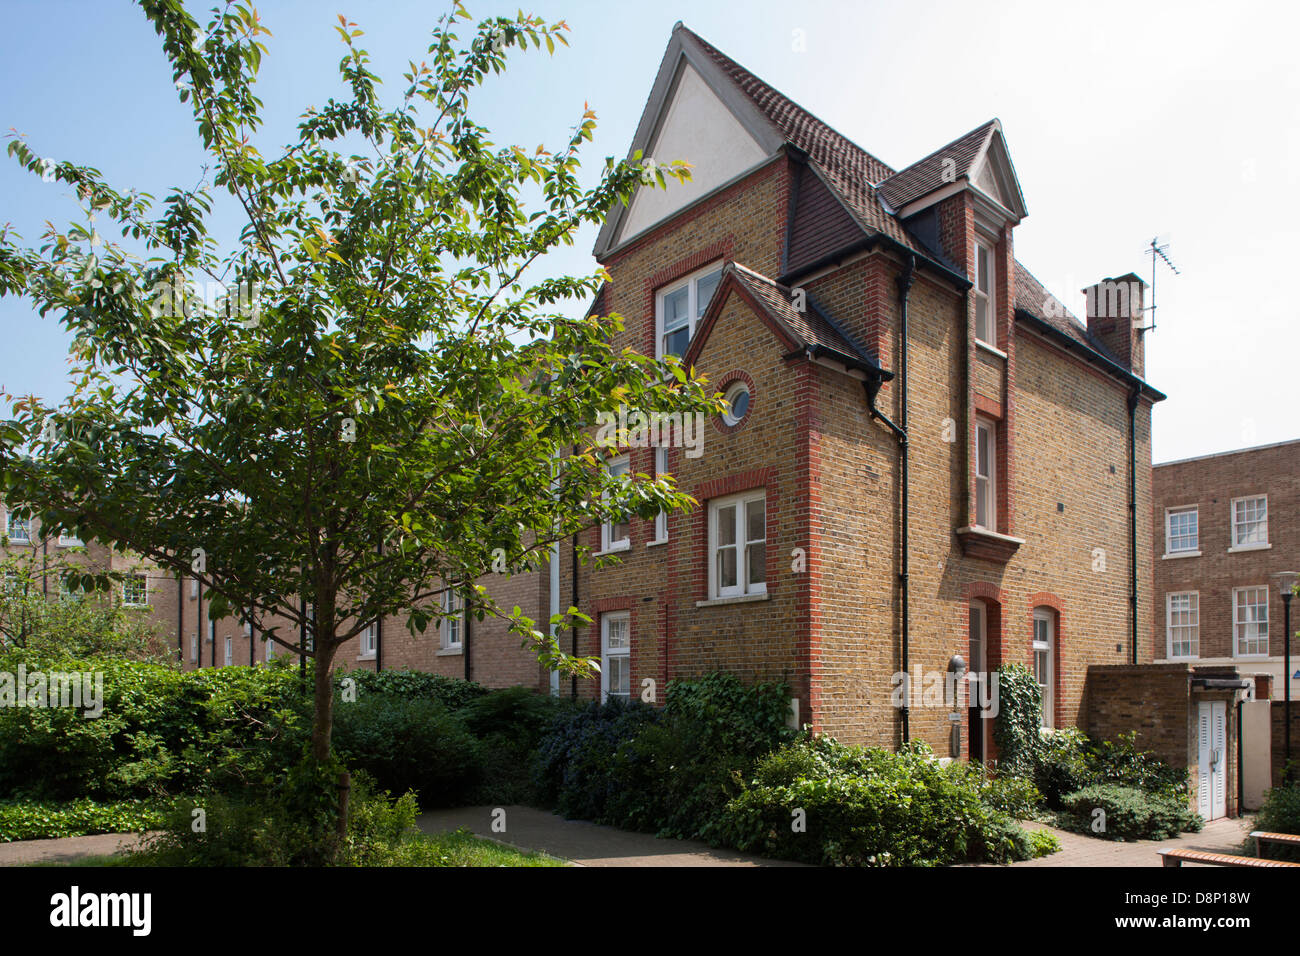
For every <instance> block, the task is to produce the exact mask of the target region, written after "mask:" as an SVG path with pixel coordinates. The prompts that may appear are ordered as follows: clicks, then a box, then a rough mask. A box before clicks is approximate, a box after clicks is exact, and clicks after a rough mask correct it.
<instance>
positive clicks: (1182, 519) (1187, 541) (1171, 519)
mask: <svg viewBox="0 0 1300 956" xmlns="http://www.w3.org/2000/svg"><path fill="white" fill-rule="evenodd" d="M1200 546H1201V534H1200V512H1199V511H1198V510H1197V508H1196V506H1195V505H1193V506H1192V507H1190V508H1170V509H1168V510H1167V511H1165V554H1185V553H1186V552H1188V551H1196V550H1198V549H1199V548H1200Z"/></svg>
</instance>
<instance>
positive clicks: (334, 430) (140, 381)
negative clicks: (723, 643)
mask: <svg viewBox="0 0 1300 956" xmlns="http://www.w3.org/2000/svg"><path fill="white" fill-rule="evenodd" d="M140 6H141V7H142V8H143V10H144V13H145V14H146V16H147V17H148V19H149V21H150V22H151V23H152V24H153V27H154V29H155V30H156V31H157V33H158V35H159V36H160V37H161V41H162V46H163V49H164V50H165V52H166V55H167V57H168V59H169V61H170V62H171V64H172V67H173V73H174V77H175V81H176V86H177V90H178V95H179V97H180V99H181V100H182V101H183V102H186V103H188V104H189V105H190V106H191V107H192V109H193V117H194V122H195V125H196V129H197V132H198V135H199V137H200V139H201V141H202V143H203V145H204V147H205V148H206V149H207V151H208V153H209V154H210V164H211V166H210V168H211V171H212V179H211V183H210V184H209V183H207V182H206V180H205V181H202V182H201V183H200V185H198V186H196V187H194V188H176V189H175V190H173V191H172V192H171V193H170V194H169V195H167V196H166V197H165V198H164V199H162V200H161V201H157V200H155V198H154V197H153V196H151V195H148V194H146V193H140V192H136V191H120V190H118V189H114V188H112V187H111V186H109V185H108V184H107V183H106V182H104V180H103V178H102V177H101V175H100V174H99V172H98V171H97V170H95V169H94V168H91V167H89V166H84V165H77V164H74V163H69V162H61V163H58V164H56V165H53V166H51V165H49V164H47V163H45V162H43V161H42V159H41V158H40V154H39V152H38V151H37V150H35V149H34V148H33V147H32V146H30V145H29V144H28V143H27V141H26V140H25V139H23V138H21V137H19V138H15V139H13V140H12V141H11V142H10V143H9V153H10V155H11V156H13V157H14V158H15V159H16V160H17V161H18V162H19V163H20V164H22V166H24V167H25V168H26V169H27V170H29V171H31V172H32V173H33V174H41V175H45V176H47V177H48V176H50V175H52V176H54V177H55V178H57V179H58V180H59V181H60V182H63V183H67V184H69V185H70V186H72V187H73V188H74V189H75V191H76V193H77V195H78V196H79V197H80V200H81V203H82V206H83V211H84V219H83V221H76V222H71V223H69V224H68V225H67V226H66V228H63V229H58V228H55V227H54V226H53V225H51V226H50V227H49V229H48V231H47V232H45V234H44V235H43V236H42V237H41V242H40V244H39V245H38V246H36V247H30V246H25V245H22V244H21V243H20V242H19V237H17V236H15V235H13V234H12V232H10V233H7V234H0V292H2V293H5V294H22V295H26V296H28V297H30V299H31V300H32V301H33V302H34V304H35V306H36V308H37V309H38V310H39V311H40V313H41V314H43V315H49V314H52V315H54V316H56V317H57V318H58V319H59V320H60V321H61V322H62V323H63V324H64V325H65V326H66V327H67V328H68V329H69V330H70V331H71V332H72V334H73V345H72V347H71V353H72V356H73V358H74V360H75V362H74V364H75V368H76V370H77V371H76V387H75V390H74V392H73V394H72V395H71V396H70V397H69V398H68V399H67V400H65V401H64V402H62V403H61V404H58V405H48V404H47V403H45V402H44V401H42V400H40V399H37V398H35V397H31V396H28V397H19V396H6V398H7V399H8V400H9V403H10V407H11V409H12V411H11V415H12V417H11V418H9V419H8V420H6V421H3V422H0V480H2V481H3V486H2V488H0V491H2V492H3V494H4V495H5V496H6V497H7V498H9V499H11V500H20V501H23V502H26V503H28V504H29V505H30V507H31V509H32V511H33V513H34V514H36V515H38V516H39V517H40V519H41V521H42V522H43V526H44V527H47V528H50V529H52V530H56V531H57V530H61V529H69V530H72V531H75V533H77V534H78V535H80V536H81V537H82V538H83V539H84V540H91V539H94V540H98V541H100V542H103V543H106V544H109V545H112V546H115V547H121V548H127V549H130V550H132V551H134V552H136V553H138V554H140V555H142V556H144V557H147V558H151V559H153V560H154V561H155V562H157V563H158V564H159V565H160V566H162V567H164V568H168V569H172V570H177V571H181V572H183V573H185V574H192V575H194V576H196V577H198V578H199V579H200V580H201V581H202V582H203V583H204V585H205V587H206V588H207V589H208V592H209V593H211V594H212V595H213V612H212V613H213V615H214V616H220V615H224V614H226V613H230V612H232V611H236V612H238V613H241V614H249V615H250V616H251V617H252V619H253V620H254V623H256V624H257V625H258V626H259V627H264V628H270V629H271V632H272V633H273V635H274V637H275V640H276V641H277V643H279V644H281V645H284V646H285V647H286V648H288V649H289V650H290V651H293V652H301V653H304V654H306V655H307V656H309V657H312V658H314V659H315V667H314V668H313V673H314V699H315V703H314V706H315V717H314V728H313V735H312V755H313V757H314V758H315V760H316V761H317V762H318V765H324V764H325V763H326V762H327V761H328V760H329V759H330V756H331V747H330V734H331V725H332V724H331V721H332V702H333V694H332V691H331V682H330V672H331V669H332V665H333V663H334V658H335V653H336V651H337V650H338V648H339V646H340V645H341V644H342V643H343V642H344V641H347V640H349V639H351V638H354V637H356V636H357V635H358V634H359V633H360V632H361V631H362V629H364V628H365V627H366V626H368V625H369V624H370V623H371V622H373V621H374V620H376V619H377V618H380V617H381V616H384V615H389V614H401V615H404V616H405V617H406V619H407V623H408V626H409V627H410V628H411V629H412V631H413V632H422V631H423V630H424V629H425V628H426V627H427V626H428V625H429V624H430V623H432V622H433V621H435V620H437V618H438V615H439V610H438V598H439V596H440V594H441V593H442V591H443V590H444V589H445V588H446V587H448V586H454V587H457V588H463V589H464V590H465V592H466V594H467V597H468V604H469V607H470V609H471V611H472V613H474V614H475V615H476V616H477V617H478V618H480V619H481V618H482V617H483V616H485V615H487V614H496V615H500V616H502V617H505V618H507V619H508V620H509V621H510V624H511V627H512V628H513V629H514V630H516V631H517V633H518V634H519V635H520V637H521V639H522V640H524V641H526V642H529V643H530V644H531V645H532V646H534V647H535V648H536V651H537V654H538V658H539V660H540V661H542V662H543V663H544V664H545V665H546V666H548V667H552V668H557V669H560V670H562V671H565V672H568V673H582V674H588V673H590V671H591V670H592V669H593V667H594V664H593V662H591V661H588V660H585V659H581V658H573V657H570V656H568V655H566V654H564V653H563V652H562V651H561V650H560V648H559V647H558V646H557V643H556V641H555V640H554V639H553V638H551V637H550V636H549V635H548V633H547V632H546V628H545V627H544V626H543V627H539V626H538V624H537V622H534V621H532V620H530V619H528V618H527V617H526V616H524V615H523V614H522V613H521V612H520V610H519V609H518V608H513V609H511V610H509V611H507V610H505V609H503V608H500V607H498V606H497V605H496V603H495V602H494V601H493V599H492V596H491V593H490V592H489V590H487V589H485V588H483V587H479V586H477V585H475V584H474V582H475V581H476V579H478V578H479V577H480V576H482V575H484V574H486V573H488V572H489V571H490V570H498V571H500V570H506V571H508V572H510V573H517V572H521V571H527V570H533V569H537V568H539V567H541V566H542V564H543V563H544V562H545V560H546V557H547V552H548V549H549V547H550V545H551V543H552V542H554V541H556V540H558V539H560V538H563V537H567V536H569V535H571V534H574V533H575V532H576V531H578V530H579V529H581V528H583V527H586V526H589V525H590V524H591V523H592V522H593V521H601V520H605V519H614V518H623V517H626V516H627V515H629V514H637V515H639V516H642V517H650V516H652V515H654V514H655V513H657V512H658V511H659V510H661V509H679V508H683V507H688V506H689V505H691V504H692V503H693V502H692V500H691V499H690V498H689V496H687V495H685V494H684V493H682V492H680V491H678V490H677V489H676V488H675V487H674V485H673V483H672V481H671V479H668V478H657V479H656V478H651V477H648V476H634V477H633V478H632V479H630V480H629V479H627V478H618V477H615V476H611V475H610V474H609V473H608V470H607V469H606V468H605V466H604V460H603V456H602V449H601V448H600V447H598V446H597V445H595V444H594V443H593V440H592V438H591V437H590V436H591V433H592V427H593V425H594V424H595V422H596V421H597V415H598V413H599V412H601V411H607V410H610V409H611V408H615V407H617V405H618V404H619V403H625V404H626V405H627V406H628V407H629V408H632V409H642V410H653V411H660V412H676V413H695V412H704V413H712V412H715V411H718V410H719V408H720V404H721V403H720V400H719V399H718V397H717V396H716V395H715V394H714V393H713V391H712V390H711V389H709V388H708V387H707V386H706V384H705V383H704V382H703V381H701V380H698V379H696V378H695V376H694V374H693V372H691V371H689V370H687V369H684V368H682V367H681V366H680V364H678V363H676V362H675V361H674V360H669V361H668V362H659V361H656V360H654V359H653V358H650V357H646V356H643V355H641V354H638V353H636V352H634V351H631V350H617V349H614V348H613V347H612V346H611V345H610V340H611V336H612V334H613V333H615V332H616V331H617V330H618V329H620V328H621V321H622V320H621V318H620V317H619V316H617V315H607V316H601V315H598V314H587V315H584V316H582V317H581V318H573V317H571V316H566V315H565V314H564V311H563V307H564V306H565V305H566V304H568V303H575V302H576V303H581V302H584V301H587V300H589V299H590V298H591V297H592V296H594V295H595V294H596V293H597V292H598V290H599V288H600V285H601V282H602V280H603V279H604V278H606V277H605V276H604V275H603V274H601V273H599V272H598V273H596V274H593V275H587V276H579V277H559V278H542V279H536V280H531V279H529V278H528V275H529V273H530V267H531V266H534V265H535V264H536V263H537V262H538V260H539V259H541V257H542V256H544V255H545V254H546V253H547V252H548V251H549V250H552V249H554V248H556V247H557V246H559V245H560V244H568V243H571V242H572V241H573V237H574V234H575V231H576V230H577V229H578V228H579V227H581V226H582V225H584V224H588V223H596V222H599V221H601V220H602V219H603V218H604V217H605V216H606V214H607V213H608V211H609V210H610V209H611V208H612V207H613V206H614V205H615V204H617V203H619V202H625V201H627V200H628V199H629V198H630V196H631V194H632V192H633V191H634V190H635V189H637V188H638V187H642V186H644V187H653V186H663V185H664V184H665V182H666V178H676V179H683V178H685V177H686V176H687V175H688V171H687V167H686V165H685V164H684V163H674V164H671V165H656V164H654V163H653V162H651V161H649V160H646V161H644V162H643V161H641V159H640V157H639V156H636V157H633V158H632V159H631V160H629V161H623V162H615V161H614V160H612V159H609V160H606V161H605V164H604V166H603V169H602V170H601V173H600V176H599V181H598V183H597V184H596V185H594V186H592V187H589V188H587V187H584V186H583V185H582V183H581V182H580V180H579V150H580V147H581V146H582V144H583V143H584V142H586V141H588V140H590V139H591V137H592V130H593V129H594V126H595V116H594V113H593V112H592V111H591V110H590V109H586V110H585V111H584V112H583V113H582V116H581V118H580V120H579V121H578V123H577V125H576V126H575V127H574V128H573V129H572V130H571V131H570V133H569V134H568V136H567V139H566V141H565V142H564V143H563V145H562V146H560V147H559V148H558V149H556V150H554V151H551V150H547V149H544V148H541V147H538V148H537V149H536V150H535V151H532V150H530V151H526V150H524V149H522V148H519V147H509V148H497V147H496V146H495V145H494V144H493V143H492V141H491V140H490V139H489V131H488V130H487V129H486V128H485V127H484V126H482V125H480V124H478V123H476V122H475V121H474V120H473V119H471V114H470V103H471V94H472V93H473V92H474V90H475V88H476V87H478V86H479V85H480V83H481V82H482V81H483V80H484V78H485V77H487V76H489V75H490V74H497V73H500V72H501V71H502V70H503V69H504V68H505V66H506V60H507V55H508V54H513V53H516V52H523V51H524V50H526V49H528V48H529V47H532V48H534V49H540V48H541V47H543V46H545V48H546V49H547V51H548V52H554V50H555V45H556V43H557V42H558V43H561V44H563V43H564V42H565V38H564V33H565V31H566V30H567V29H568V28H567V27H566V25H565V24H564V23H562V22H561V23H556V24H547V23H545V22H543V21H542V20H540V19H538V18H536V17H532V16H526V15H524V14H522V13H521V14H520V15H519V16H517V17H515V18H504V17H497V18H492V19H487V20H484V21H482V22H480V23H478V24H477V26H475V27H473V28H472V30H466V31H465V32H466V39H464V40H462V39H461V38H460V37H459V36H458V33H457V31H458V30H464V29H465V27H466V26H468V14H467V13H466V12H465V10H464V8H463V7H461V6H460V5H459V4H458V3H457V4H456V6H455V8H454V10H453V11H452V12H451V13H449V14H448V15H446V16H444V17H442V18H441V19H440V20H439V21H438V23H437V25H436V27H435V29H434V30H433V32H432V43H431V44H430V45H429V47H428V51H427V52H428V56H427V59H426V60H425V61H424V62H420V63H418V64H417V63H415V62H412V63H411V65H410V69H409V71H408V72H406V73H404V74H403V76H404V79H405V84H404V87H403V89H402V91H401V97H400V100H399V101H398V102H396V103H393V104H391V105H386V104H385V103H383V102H382V101H381V96H380V87H379V79H378V77H377V76H376V75H375V74H374V73H373V72H371V62H370V57H369V56H368V55H367V53H366V51H365V50H363V49H361V48H360V47H358V46H357V41H358V38H359V37H360V36H361V35H362V32H361V30H359V29H357V28H356V25H355V24H354V23H351V22H349V21H347V20H346V19H344V18H342V17H340V19H339V26H338V28H337V29H338V32H339V34H340V37H341V39H342V42H343V45H344V46H343V52H344V55H343V58H342V60H341V61H340V63H339V74H340V76H341V78H342V80H343V82H344V84H345V86H346V88H347V90H348V91H349V95H348V96H346V97H345V98H342V99H335V98H330V99H328V100H327V101H325V103H324V105H323V106H322V107H320V108H319V109H316V108H308V109H307V110H306V111H305V112H304V113H303V114H302V117H301V121H300V123H299V124H298V127H297V136H296V138H295V139H294V140H293V141H292V142H291V143H290V144H289V145H288V146H287V147H285V148H283V149H279V150H276V151H274V153H273V154H272V152H271V151H270V150H267V151H266V152H264V151H263V148H264V147H263V148H259V146H257V145H255V142H257V134H258V131H259V129H260V127H261V106H262V104H261V101H260V100H259V99H258V98H257V96H256V95H255V92H254V81H255V78H256V75H257V71H258V66H259V64H260V62H261V59H262V57H263V55H265V54H266V52H267V50H266V46H265V45H264V43H263V42H262V38H263V37H265V36H268V35H269V31H268V30H267V29H266V27H265V26H263V25H262V23H261V20H260V19H259V17H258V14H257V13H256V12H255V11H254V10H252V9H251V8H249V7H245V6H243V5H239V4H229V5H227V6H225V7H224V8H221V9H217V10H215V11H214V13H213V16H212V19H211V20H210V21H209V23H208V24H207V27H206V29H203V28H200V26H199V24H198V22H197V21H196V20H195V19H194V18H193V17H192V16H191V15H190V14H189V13H188V12H187V11H186V10H185V8H184V5H183V4H182V3H181V2H180V0H140ZM218 201H223V202H232V201H233V203H235V204H237V206H238V208H239V209H240V210H242V219H243V220H244V225H243V228H242V230H241V232H240V233H239V236H238V239H237V241H235V242H233V243H231V244H230V245H229V247H228V248H226V247H224V246H223V244H222V243H221V242H220V241H219V239H218V237H217V236H214V235H213V234H212V233H211V232H210V230H209V220H210V218H211V213H212V210H213V208H214V204H215V203H217V202H218ZM113 234H120V241H119V240H118V238H116V236H115V235H113ZM197 282H205V283H219V284H220V285H221V287H222V288H224V289H227V290H229V291H228V294H226V295H223V296H219V297H217V298H215V299H213V300H212V301H207V300H206V299H205V298H204V297H203V296H201V295H198V294H196V293H195V290H194V288H193V284H194V283H197ZM570 311H572V312H577V311H580V307H579V308H571V309H570ZM304 601H305V602H309V603H310V605H311V606H312V608H313V610H314V641H312V642H309V646H307V647H300V646H299V645H298V643H297V640H296V637H295V635H294V634H293V633H275V632H274V618H275V616H277V615H278V616H280V617H282V618H285V619H288V620H289V621H291V622H292V623H293V624H295V625H297V627H305V626H306V623H307V622H306V617H307V615H306V614H305V613H304V611H303V602H304ZM563 618H564V619H563V620H561V621H557V622H555V623H557V624H559V625H563V624H565V623H568V622H571V621H573V620H575V619H580V618H581V616H580V615H579V614H578V613H577V611H576V609H572V608H571V609H569V611H568V612H566V615H564V616H563ZM295 630H296V628H295Z"/></svg>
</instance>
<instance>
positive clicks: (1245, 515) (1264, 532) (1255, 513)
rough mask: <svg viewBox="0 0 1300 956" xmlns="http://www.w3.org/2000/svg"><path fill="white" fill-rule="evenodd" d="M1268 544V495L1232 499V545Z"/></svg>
mask: <svg viewBox="0 0 1300 956" xmlns="http://www.w3.org/2000/svg"><path fill="white" fill-rule="evenodd" d="M1266 544H1268V496H1267V495H1252V496H1251V497H1249V498H1233V499H1232V546H1233V547H1234V548H1260V547H1263V546H1264V545H1266Z"/></svg>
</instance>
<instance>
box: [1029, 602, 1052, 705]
mask: <svg viewBox="0 0 1300 956" xmlns="http://www.w3.org/2000/svg"><path fill="white" fill-rule="evenodd" d="M1055 631H1056V627H1055V618H1054V617H1053V615H1052V611H1051V609H1050V608H1045V607H1036V608H1034V680H1036V681H1038V689H1039V690H1040V691H1042V694H1043V726H1044V727H1054V726H1055V725H1056V690H1055V684H1056V681H1055V680H1054V679H1053V678H1054V676H1055V675H1054V674H1053V670H1054V669H1055V661H1054V660H1053V659H1052V644H1053V642H1054V641H1055V639H1056V634H1055Z"/></svg>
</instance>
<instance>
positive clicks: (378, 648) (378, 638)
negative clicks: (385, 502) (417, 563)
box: [375, 541, 384, 674]
mask: <svg viewBox="0 0 1300 956" xmlns="http://www.w3.org/2000/svg"><path fill="white" fill-rule="evenodd" d="M375 553H376V554H380V555H382V554H383V553H384V542H382V541H380V542H379V544H377V545H375ZM383 669H384V616H383V615H382V614H381V615H379V617H377V618H375V673H376V674H378V673H379V672H380V671H382V670H383Z"/></svg>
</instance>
